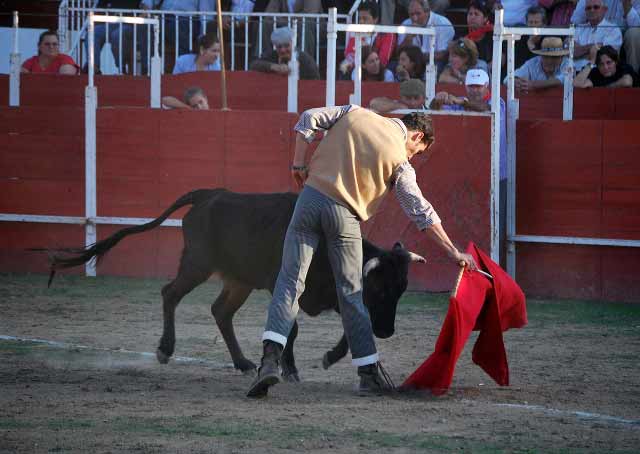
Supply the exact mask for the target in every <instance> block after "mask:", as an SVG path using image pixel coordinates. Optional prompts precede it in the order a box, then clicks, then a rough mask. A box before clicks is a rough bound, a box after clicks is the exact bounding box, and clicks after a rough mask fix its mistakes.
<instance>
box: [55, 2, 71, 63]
mask: <svg viewBox="0 0 640 454" xmlns="http://www.w3.org/2000/svg"><path fill="white" fill-rule="evenodd" d="M68 12H69V2H68V0H62V1H61V2H60V6H59V7H58V41H59V42H60V52H62V53H65V54H68V53H69V48H68V46H69V42H70V41H71V40H70V39H69V37H68V36H67V35H68V29H69V18H68V16H67V14H68Z"/></svg>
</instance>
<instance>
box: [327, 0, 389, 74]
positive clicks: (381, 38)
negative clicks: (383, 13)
mask: <svg viewBox="0 0 640 454" xmlns="http://www.w3.org/2000/svg"><path fill="white" fill-rule="evenodd" d="M378 16H379V14H378V5H377V4H375V3H374V2H373V1H366V0H365V1H363V2H362V3H360V6H358V23H359V24H366V25H375V24H377V23H378ZM360 36H361V37H362V45H363V46H369V47H371V48H372V50H373V51H375V52H376V54H378V57H379V58H380V65H381V66H382V67H383V68H386V67H387V65H388V64H389V60H390V59H391V56H392V55H393V50H394V47H395V44H396V36H395V35H394V34H393V33H372V34H370V35H360ZM355 53H356V38H355V35H353V34H351V33H347V48H346V49H345V51H344V60H343V61H342V63H340V73H341V77H342V78H343V79H350V78H351V70H352V69H353V67H354V66H355V63H354V62H355Z"/></svg>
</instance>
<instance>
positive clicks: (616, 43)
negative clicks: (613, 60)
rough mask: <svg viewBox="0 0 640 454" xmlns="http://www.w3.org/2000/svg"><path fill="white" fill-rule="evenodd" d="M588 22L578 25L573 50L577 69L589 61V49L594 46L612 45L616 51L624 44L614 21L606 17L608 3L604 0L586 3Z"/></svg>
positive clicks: (590, 0) (591, 0) (589, 0)
mask: <svg viewBox="0 0 640 454" xmlns="http://www.w3.org/2000/svg"><path fill="white" fill-rule="evenodd" d="M584 8H585V14H586V16H587V22H586V23H584V24H581V25H579V26H576V34H575V37H574V38H575V47H574V50H573V58H574V65H575V68H576V71H580V70H581V69H582V68H583V67H584V65H586V64H588V63H589V60H588V56H589V51H590V50H591V48H592V47H593V46H597V47H596V49H595V50H594V52H597V48H598V47H601V46H605V45H610V46H612V47H613V48H614V49H615V50H616V51H619V50H620V46H622V33H621V32H620V29H619V28H618V27H617V26H616V25H615V24H614V23H612V22H609V21H608V20H606V19H605V18H604V16H605V14H606V13H607V5H605V3H604V0H587V1H586V3H585V7H584Z"/></svg>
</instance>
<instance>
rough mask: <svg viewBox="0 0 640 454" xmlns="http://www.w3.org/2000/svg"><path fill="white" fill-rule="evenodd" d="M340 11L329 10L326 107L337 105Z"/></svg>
mask: <svg viewBox="0 0 640 454" xmlns="http://www.w3.org/2000/svg"><path fill="white" fill-rule="evenodd" d="M337 21H338V10H337V9H336V8H329V20H328V22H327V94H326V102H325V104H326V106H327V107H333V106H335V104H336V40H337V39H338V33H337V32H336V23H337Z"/></svg>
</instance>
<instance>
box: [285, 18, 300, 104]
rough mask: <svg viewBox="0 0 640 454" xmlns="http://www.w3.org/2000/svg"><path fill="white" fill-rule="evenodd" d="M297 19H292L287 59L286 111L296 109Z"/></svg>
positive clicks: (297, 75)
mask: <svg viewBox="0 0 640 454" xmlns="http://www.w3.org/2000/svg"><path fill="white" fill-rule="evenodd" d="M297 44H298V20H297V19H294V20H293V36H292V39H291V60H289V77H288V78H287V80H288V89H287V112H297V111H298V79H299V71H300V67H299V63H298V50H297Z"/></svg>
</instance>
